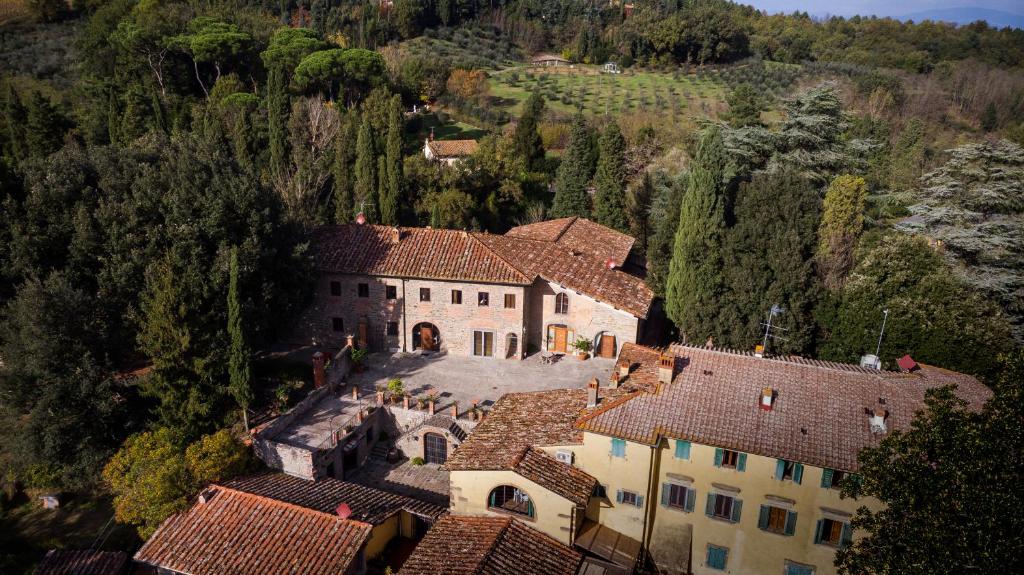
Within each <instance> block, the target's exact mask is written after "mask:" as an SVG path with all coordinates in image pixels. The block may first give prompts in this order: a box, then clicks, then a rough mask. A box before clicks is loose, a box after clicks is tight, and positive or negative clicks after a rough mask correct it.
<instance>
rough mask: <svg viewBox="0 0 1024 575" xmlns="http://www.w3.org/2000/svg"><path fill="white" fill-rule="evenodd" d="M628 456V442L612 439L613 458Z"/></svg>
mask: <svg viewBox="0 0 1024 575" xmlns="http://www.w3.org/2000/svg"><path fill="white" fill-rule="evenodd" d="M625 456H626V440H625V439H617V438H612V457H625Z"/></svg>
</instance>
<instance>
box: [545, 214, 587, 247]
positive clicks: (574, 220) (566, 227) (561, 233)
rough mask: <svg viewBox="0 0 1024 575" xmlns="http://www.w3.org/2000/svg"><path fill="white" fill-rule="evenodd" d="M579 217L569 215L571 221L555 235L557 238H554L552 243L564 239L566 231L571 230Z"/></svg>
mask: <svg viewBox="0 0 1024 575" xmlns="http://www.w3.org/2000/svg"><path fill="white" fill-rule="evenodd" d="M578 219H580V217H579V216H569V223H567V224H565V226H564V227H563V228H562V231H560V232H558V235H557V236H555V239H554V240H552V241H551V243H553V244H557V243H558V240H560V239H562V236H564V235H565V232H567V231H569V228H571V227H572V225H573V224H575V223H576V220H578Z"/></svg>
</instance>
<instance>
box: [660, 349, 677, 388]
mask: <svg viewBox="0 0 1024 575" xmlns="http://www.w3.org/2000/svg"><path fill="white" fill-rule="evenodd" d="M675 371H676V356H674V355H672V354H670V353H663V354H661V357H660V358H659V359H658V383H664V384H668V383H672V377H673V376H674V375H675Z"/></svg>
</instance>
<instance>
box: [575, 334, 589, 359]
mask: <svg viewBox="0 0 1024 575" xmlns="http://www.w3.org/2000/svg"><path fill="white" fill-rule="evenodd" d="M572 347H573V348H574V349H575V350H576V357H578V358H579V359H580V361H583V360H584V359H587V358H588V357H590V350H591V348H592V347H593V346H592V345H591V343H590V340H589V339H585V338H582V337H581V338H579V339H577V340H576V341H575V342H573V344H572Z"/></svg>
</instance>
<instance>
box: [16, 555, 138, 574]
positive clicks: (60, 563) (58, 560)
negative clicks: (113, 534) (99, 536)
mask: <svg viewBox="0 0 1024 575" xmlns="http://www.w3.org/2000/svg"><path fill="white" fill-rule="evenodd" d="M127 567H128V554H127V553H125V552H123V551H88V550H68V551H60V550H57V549H51V550H49V551H47V552H46V556H45V557H43V561H42V562H41V563H40V564H39V566H38V567H36V570H35V571H34V573H35V575H121V574H122V573H124V572H125V570H126V568H127Z"/></svg>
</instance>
